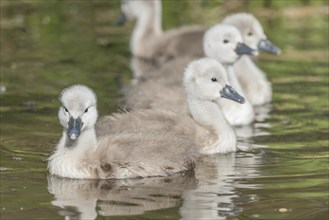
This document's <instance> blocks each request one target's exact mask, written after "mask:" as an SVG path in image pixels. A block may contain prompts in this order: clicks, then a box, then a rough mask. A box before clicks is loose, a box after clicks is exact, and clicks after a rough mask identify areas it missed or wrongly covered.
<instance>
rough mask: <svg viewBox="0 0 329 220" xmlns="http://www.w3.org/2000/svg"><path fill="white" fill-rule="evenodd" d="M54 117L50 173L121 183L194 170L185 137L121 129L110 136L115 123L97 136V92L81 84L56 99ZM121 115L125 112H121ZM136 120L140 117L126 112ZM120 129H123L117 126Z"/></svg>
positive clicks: (192, 153) (127, 127)
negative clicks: (56, 130)
mask: <svg viewBox="0 0 329 220" xmlns="http://www.w3.org/2000/svg"><path fill="white" fill-rule="evenodd" d="M59 99H60V102H61V107H60V108H59V112H58V118H59V121H60V123H61V125H62V126H63V134H62V137H61V139H60V141H59V143H58V144H57V146H56V149H55V152H54V153H53V154H52V155H51V156H50V158H49V162H48V169H49V172H50V173H51V174H53V175H57V176H61V177H68V178H76V179H125V178H136V177H149V176H168V175H172V174H174V173H178V172H182V171H187V170H190V169H193V168H194V158H195V156H196V151H195V149H196V147H195V145H194V143H193V142H192V141H190V139H188V138H186V137H185V136H184V135H180V134H175V133H173V132H171V131H170V130H169V131H162V132H159V131H154V132H152V130H151V129H150V130H147V132H145V131H144V132H143V130H142V129H141V128H138V127H135V126H134V124H133V123H134V121H132V122H130V123H129V122H128V123H127V124H126V125H124V128H125V131H122V132H120V133H116V132H111V126H113V127H115V126H118V125H117V124H119V125H121V123H122V121H120V120H117V121H115V122H113V124H106V126H105V128H106V129H107V131H106V132H104V131H103V135H102V136H100V137H97V136H96V130H95V124H96V121H97V118H98V113H97V101H96V95H95V93H94V92H93V91H92V90H91V89H90V88H88V87H87V86H84V85H73V86H70V87H68V88H66V89H64V90H63V91H62V93H61V95H60V98H59ZM120 114H121V115H125V113H120ZM130 114H132V115H133V117H134V118H135V120H136V121H140V119H139V118H138V113H136V114H134V113H130ZM121 126H123V125H121Z"/></svg>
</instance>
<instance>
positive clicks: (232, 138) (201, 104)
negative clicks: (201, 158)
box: [188, 96, 236, 154]
mask: <svg viewBox="0 0 329 220" xmlns="http://www.w3.org/2000/svg"><path fill="white" fill-rule="evenodd" d="M188 106H189V110H190V113H191V115H192V117H193V119H194V120H195V121H196V122H197V123H198V124H199V125H200V126H202V127H203V128H204V129H206V130H208V131H209V132H210V133H214V134H215V136H216V139H217V140H216V141H215V142H214V143H211V144H210V145H205V146H202V149H201V150H200V152H201V153H203V154H214V153H228V152H232V151H235V149H236V135H235V132H234V130H233V129H232V127H231V126H230V125H229V123H228V122H227V120H226V118H225V116H224V115H223V113H222V111H221V109H220V106H219V105H218V104H217V103H215V102H212V101H209V100H201V99H198V98H195V97H192V96H188Z"/></svg>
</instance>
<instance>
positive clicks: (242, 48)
mask: <svg viewBox="0 0 329 220" xmlns="http://www.w3.org/2000/svg"><path fill="white" fill-rule="evenodd" d="M234 51H235V52H236V53H237V54H238V55H243V54H249V55H250V54H253V53H254V52H255V51H256V50H254V49H252V48H250V47H248V46H247V45H246V44H244V43H238V44H237V45H236V48H235V49H234Z"/></svg>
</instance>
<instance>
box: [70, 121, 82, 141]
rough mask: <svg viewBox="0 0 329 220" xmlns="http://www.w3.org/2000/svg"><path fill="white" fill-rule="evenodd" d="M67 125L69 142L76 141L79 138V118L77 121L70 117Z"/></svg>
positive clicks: (80, 125) (80, 124)
mask: <svg viewBox="0 0 329 220" xmlns="http://www.w3.org/2000/svg"><path fill="white" fill-rule="evenodd" d="M68 125H69V127H68V129H67V136H69V138H70V139H71V140H75V139H77V138H78V137H79V136H80V132H81V127H82V122H81V118H80V117H78V118H77V119H74V118H73V117H71V118H70V120H69V123H68Z"/></svg>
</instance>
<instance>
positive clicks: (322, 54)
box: [0, 1, 328, 219]
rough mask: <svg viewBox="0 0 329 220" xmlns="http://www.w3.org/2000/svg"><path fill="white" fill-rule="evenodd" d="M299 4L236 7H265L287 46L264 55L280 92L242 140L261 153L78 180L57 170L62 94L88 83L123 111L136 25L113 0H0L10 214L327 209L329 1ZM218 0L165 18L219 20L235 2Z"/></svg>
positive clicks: (302, 212) (4, 178)
mask: <svg viewBox="0 0 329 220" xmlns="http://www.w3.org/2000/svg"><path fill="white" fill-rule="evenodd" d="M289 4H290V5H293V6H298V7H299V8H294V7H292V8H283V7H279V6H280V5H274V6H275V7H279V9H280V10H279V12H278V11H275V12H274V11H272V10H271V9H266V10H268V11H267V12H269V13H265V12H264V13H263V10H260V8H259V7H260V6H259V4H256V3H255V2H254V1H253V2H251V3H250V4H249V8H245V7H244V6H234V5H233V6H234V7H242V8H235V9H234V10H239V11H241V10H247V9H248V10H250V12H252V13H255V14H256V15H257V16H258V17H259V18H260V19H261V21H262V23H263V25H264V27H265V30H266V33H268V36H270V39H271V41H272V42H275V43H276V44H277V45H279V46H280V47H281V49H282V51H283V53H282V55H281V56H278V57H275V56H271V55H266V54H262V55H261V56H260V57H259V59H258V61H259V62H257V63H258V65H259V66H260V67H261V68H262V69H263V70H264V71H265V72H266V73H268V77H269V79H270V80H271V82H272V83H273V88H274V100H273V103H272V106H271V109H272V110H271V112H270V114H269V117H268V118H266V119H265V120H264V121H262V122H257V123H255V124H254V126H253V128H252V129H253V132H254V135H253V136H252V137H251V138H248V139H241V140H240V141H241V142H244V143H251V144H254V145H255V146H254V149H253V150H252V151H250V152H238V153H235V154H229V155H215V156H211V157H207V158H201V159H200V162H199V163H198V164H199V166H198V167H197V168H196V170H195V173H187V174H185V175H178V176H175V177H170V178H150V179H137V180H122V181H105V180H101V181H76V180H63V179H59V178H54V177H50V176H48V174H47V169H46V164H47V161H46V160H47V158H48V156H49V155H50V153H51V152H52V150H53V148H54V146H55V144H56V143H57V141H58V140H59V138H60V135H61V127H60V125H59V123H58V119H57V111H58V106H59V103H58V99H57V97H58V94H59V92H60V91H61V90H62V89H63V88H64V87H66V86H68V85H71V84H73V83H82V84H86V85H88V86H90V87H92V88H93V89H94V90H95V92H96V93H97V96H98V99H99V111H100V115H105V114H110V113H112V112H115V111H116V109H117V108H118V107H119V106H120V104H121V103H122V94H121V88H122V86H123V85H124V84H126V83H129V81H130V79H131V75H132V74H131V70H130V66H129V62H130V55H129V48H128V41H129V36H130V31H131V28H132V26H133V24H132V23H130V24H128V26H126V27H124V28H117V27H115V26H114V23H115V19H116V17H117V15H118V10H117V9H118V2H114V1H92V2H91V1H90V2H88V1H83V2H82V1H80V2H79V1H68V2H66V3H59V2H56V1H49V2H47V3H46V2H43V1H1V86H2V87H1V91H2V93H1V95H0V98H1V165H0V167H1V168H0V174H1V209H0V210H1V219H64V216H68V217H69V218H68V219H93V218H96V219H179V218H181V219H225V218H226V219H328V26H327V24H328V8H325V7H324V6H323V5H324V4H326V3H325V2H321V1H311V3H310V5H309V6H301V3H300V2H299V1H290V3H289ZM200 5H201V7H200ZM319 5H320V7H319ZM321 5H322V6H321ZM214 6H215V7H218V3H217V2H207V1H205V2H203V1H200V2H199V1H195V2H194V3H188V2H185V1H182V3H179V4H178V6H176V7H172V3H170V2H165V4H164V14H165V19H164V26H165V27H166V28H170V27H172V26H178V25H180V24H182V23H191V24H193V23H203V24H211V23H215V22H217V21H218V19H219V18H220V16H223V15H225V13H224V11H225V10H222V11H220V10H218V11H219V13H214V11H215V10H214V9H212V7H214ZM222 7H228V8H229V7H230V5H229V4H223V5H222ZM234 7H233V8H234ZM255 7H256V8H255ZM326 7H327V6H326ZM182 8H184V9H185V8H187V9H186V10H184V13H180V10H182ZM216 10H217V9H216ZM227 11H229V10H227ZM204 12H209V13H204ZM215 12H216V11H215ZM270 12H273V13H270ZM218 14H219V15H218ZM270 14H271V15H272V16H268V15H270ZM172 15H175V16H172ZM174 18H175V19H174ZM176 18H177V19H176ZM3 90H5V91H3ZM109 216H111V217H109Z"/></svg>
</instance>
